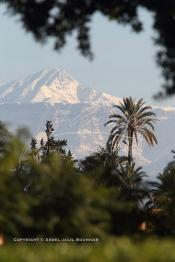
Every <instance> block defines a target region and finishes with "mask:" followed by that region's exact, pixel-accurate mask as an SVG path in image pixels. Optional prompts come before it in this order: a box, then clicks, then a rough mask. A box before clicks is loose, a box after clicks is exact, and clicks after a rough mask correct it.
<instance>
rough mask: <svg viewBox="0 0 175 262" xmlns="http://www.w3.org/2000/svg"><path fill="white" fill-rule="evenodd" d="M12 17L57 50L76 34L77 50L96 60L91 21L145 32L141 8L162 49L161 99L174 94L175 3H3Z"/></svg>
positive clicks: (73, 0)
mask: <svg viewBox="0 0 175 262" xmlns="http://www.w3.org/2000/svg"><path fill="white" fill-rule="evenodd" d="M0 3H5V4H7V7H8V10H9V11H10V12H11V13H12V14H18V15H19V16H20V20H21V21H22V24H23V26H24V28H25V29H26V30H27V31H29V32H32V34H33V35H34V37H35V39H36V40H38V41H40V42H45V41H46V40H47V39H48V38H49V37H52V38H54V39H55V49H57V50H60V49H61V48H62V47H64V45H65V44H66V40H67V36H68V35H70V34H72V33H73V32H76V33H77V42H78V49H79V50H80V51H81V53H82V54H83V55H84V56H87V57H89V58H92V57H93V53H92V50H91V43H90V26H91V24H90V22H91V20H92V17H93V15H94V14H95V13H96V12H98V13H101V14H102V15H104V16H105V17H107V18H108V19H109V20H113V21H116V22H118V23H120V24H123V25H127V24H129V25H130V26H131V27H132V29H133V31H134V32H137V33H138V32H140V31H142V30H143V26H144V25H143V22H142V21H141V19H140V17H139V13H138V10H139V8H144V9H146V10H147V11H149V12H150V13H151V14H152V15H153V25H152V27H153V29H154V31H155V37H154V39H153V40H154V43H155V44H156V45H157V46H159V49H158V51H157V55H156V61H157V64H158V65H159V66H160V67H161V69H162V75H163V76H164V78H165V82H164V85H163V89H162V92H160V93H159V94H158V96H159V97H162V96H164V95H172V94H174V93H175V39H174V35H175V19H174V18H175V15H174V14H175V2H174V1H173V0H166V1H164V0H141V1H138V0H132V1H128V0H110V1H107V0H96V1H93V0H84V1H83V0H31V1H27V0H0Z"/></svg>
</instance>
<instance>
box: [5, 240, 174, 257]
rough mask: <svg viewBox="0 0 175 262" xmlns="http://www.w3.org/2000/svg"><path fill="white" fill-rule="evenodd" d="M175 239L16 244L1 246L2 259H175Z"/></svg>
mask: <svg viewBox="0 0 175 262" xmlns="http://www.w3.org/2000/svg"><path fill="white" fill-rule="evenodd" d="M174 245H175V241H174V240H172V239H165V240H158V239H154V238H153V239H151V238H149V239H146V240H144V241H141V240H140V239H138V240H134V239H129V238H116V239H115V238H110V239H108V238H107V239H106V241H104V242H101V241H100V243H92V244H83V245H76V244H73V243H71V244H70V243H69V244H68V243H67V244H65V243H57V244H52V245H48V244H46V243H44V244H31V243H30V244H22V243H14V244H13V245H7V246H5V247H3V248H2V249H1V262H24V261H25V262H40V261H42V262H48V261H52V262H55V261H64V262H74V261H76V262H96V261H100V262H120V261H122V262H140V260H142V261H143V262H148V261H149V262H155V261H157V262H167V261H168V262H174V261H175V250H174Z"/></svg>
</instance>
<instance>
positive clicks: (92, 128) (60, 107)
mask: <svg viewBox="0 0 175 262" xmlns="http://www.w3.org/2000/svg"><path fill="white" fill-rule="evenodd" d="M121 100H122V99H120V98H117V97H114V96H111V95H109V94H106V93H100V92H97V91H95V90H93V89H89V88H85V87H83V86H82V85H80V84H79V83H78V81H76V80H75V79H74V78H73V77H72V76H70V75H69V74H68V73H67V72H65V71H62V70H59V69H57V68H56V69H51V70H43V71H40V72H38V73H35V74H33V75H31V76H29V77H26V78H24V79H19V80H16V81H13V82H10V83H7V84H1V85H0V120H2V121H4V122H6V123H8V124H10V126H11V128H12V129H13V130H14V129H16V128H17V127H19V126H26V127H28V128H29V129H30V131H31V134H32V136H36V137H38V138H40V137H42V136H43V134H44V128H45V127H44V125H45V122H46V120H51V121H52V122H53V123H54V127H55V136H56V137H58V138H65V139H67V141H68V145H69V147H70V149H71V150H72V152H73V153H74V154H75V156H76V157H78V158H81V157H84V156H85V155H87V154H89V153H91V152H93V151H95V150H96V149H97V147H99V146H102V145H105V142H106V140H107V137H108V135H109V127H104V123H105V122H106V121H107V119H108V116H109V114H111V113H112V112H114V108H113V107H112V105H113V104H119V102H120V101H121ZM153 109H154V111H155V113H156V114H157V117H158V119H159V121H158V122H157V124H156V135H157V138H158V141H159V143H158V145H157V146H155V147H154V148H149V147H148V146H147V145H146V144H145V143H144V141H142V140H141V139H140V145H139V147H137V146H136V145H134V156H135V158H136V159H137V163H138V164H139V165H142V166H144V167H145V169H146V170H147V171H148V172H150V173H151V174H155V173H156V172H159V171H161V170H162V169H163V168H164V166H165V165H166V163H167V162H168V161H170V160H171V159H172V155H171V150H172V149H175V139H174V138H175V134H174V130H175V108H173V107H164V108H158V107H153ZM122 147H123V148H122V150H123V151H126V149H127V148H126V146H124V145H123V146H122Z"/></svg>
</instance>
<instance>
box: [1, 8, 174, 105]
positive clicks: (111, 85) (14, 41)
mask: <svg viewBox="0 0 175 262" xmlns="http://www.w3.org/2000/svg"><path fill="white" fill-rule="evenodd" d="M141 17H142V20H143V21H145V27H146V28H145V32H143V33H141V34H138V35H137V34H134V33H131V29H130V27H129V26H127V27H126V28H123V26H119V25H118V24H116V23H114V22H108V21H107V20H106V18H104V17H102V16H101V15H99V14H97V15H95V17H94V19H93V22H92V31H91V39H92V48H93V51H94V53H95V58H94V60H93V61H92V62H90V61H88V60H87V59H86V58H84V57H83V56H81V55H80V54H79V51H78V50H77V49H76V42H75V40H74V39H73V38H70V39H69V42H68V44H67V45H66V47H65V48H64V49H63V50H62V51H61V53H58V52H56V51H54V50H53V48H52V43H51V41H49V43H47V44H46V45H44V46H42V45H41V44H39V43H36V42H35V41H34V40H33V38H32V36H31V35H30V34H26V33H25V31H24V30H23V29H22V27H21V24H20V23H19V22H17V18H14V17H10V16H9V15H7V14H5V13H4V10H1V11H0V32H1V41H0V81H1V82H2V81H3V82H6V81H11V80H13V79H16V78H19V77H21V76H25V75H28V74H31V73H33V72H36V71H39V70H41V69H43V68H52V67H59V68H62V69H65V70H67V71H68V72H69V73H70V74H71V75H72V76H73V77H74V78H76V79H77V80H78V81H79V82H81V83H82V84H83V85H85V86H88V87H91V88H94V89H97V90H99V91H104V92H107V93H110V94H112V95H115V96H118V97H123V96H128V95H132V96H134V97H136V98H139V97H144V98H145V100H146V101H151V96H152V95H153V94H154V93H156V91H157V90H159V87H160V84H161V82H162V81H163V80H162V78H161V76H160V70H159V69H158V68H157V67H156V65H155V61H154V60H153V57H154V56H155V53H156V49H155V47H154V46H153V43H152V41H151V37H153V36H154V32H153V31H152V30H151V23H152V19H151V16H150V15H149V14H147V13H146V12H145V11H141ZM173 100H174V99H173ZM166 103H167V102H166ZM154 104H155V101H154ZM168 104H173V101H168Z"/></svg>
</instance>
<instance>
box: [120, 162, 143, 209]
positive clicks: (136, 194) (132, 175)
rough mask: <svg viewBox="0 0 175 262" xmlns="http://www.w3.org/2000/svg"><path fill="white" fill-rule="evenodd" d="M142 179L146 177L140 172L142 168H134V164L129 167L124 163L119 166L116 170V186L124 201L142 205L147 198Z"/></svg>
mask: <svg viewBox="0 0 175 262" xmlns="http://www.w3.org/2000/svg"><path fill="white" fill-rule="evenodd" d="M144 177H147V175H146V173H145V172H144V171H143V170H142V167H136V165H135V163H134V162H132V163H131V165H130V164H129V163H125V164H123V165H120V166H119V168H118V169H117V178H118V186H119V188H120V189H121V193H122V196H123V197H124V199H126V200H134V201H139V202H140V203H142V201H143V199H144V198H145V197H146V196H147V190H146V187H145V185H144V182H143V178H144ZM142 204H143V203H142Z"/></svg>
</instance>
